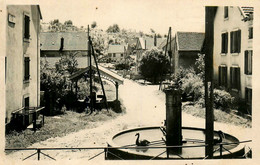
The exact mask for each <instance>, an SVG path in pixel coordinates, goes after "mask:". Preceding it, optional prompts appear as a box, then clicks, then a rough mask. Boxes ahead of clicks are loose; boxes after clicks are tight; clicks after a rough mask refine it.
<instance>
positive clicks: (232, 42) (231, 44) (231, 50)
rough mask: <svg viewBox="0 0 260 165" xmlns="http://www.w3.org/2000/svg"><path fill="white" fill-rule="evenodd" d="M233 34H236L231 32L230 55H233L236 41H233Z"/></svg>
mask: <svg viewBox="0 0 260 165" xmlns="http://www.w3.org/2000/svg"><path fill="white" fill-rule="evenodd" d="M233 34H234V32H230V53H233V52H234V50H233V44H234V39H233Z"/></svg>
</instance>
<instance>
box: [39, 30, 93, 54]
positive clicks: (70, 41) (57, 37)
mask: <svg viewBox="0 0 260 165" xmlns="http://www.w3.org/2000/svg"><path fill="white" fill-rule="evenodd" d="M62 37H63V38H64V47H63V50H64V51H66V50H67V51H71V50H72V51H77V50H87V47H88V46H87V42H88V40H87V34H86V33H85V32H42V33H40V42H41V50H56V51H58V50H59V49H60V45H61V38H62Z"/></svg>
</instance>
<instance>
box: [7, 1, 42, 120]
mask: <svg viewBox="0 0 260 165" xmlns="http://www.w3.org/2000/svg"><path fill="white" fill-rule="evenodd" d="M24 13H25V14H27V15H28V16H29V17H30V20H31V21H30V39H29V41H24V38H23V34H24ZM8 14H12V15H14V16H15V24H12V23H9V22H7V27H6V57H7V66H6V68H7V70H6V75H7V76H6V117H7V121H8V122H9V121H10V117H11V112H12V111H14V110H17V109H19V108H21V107H23V106H24V97H27V96H29V97H30V103H29V104H30V106H31V107H37V106H38V105H39V100H40V91H39V89H40V82H39V73H40V72H39V65H38V64H39V60H40V52H39V43H40V42H39V40H38V37H39V36H38V34H39V23H40V15H39V12H38V8H37V6H29V5H24V6H22V5H21V6H15V5H10V6H7V15H8ZM24 57H30V80H29V81H28V82H25V81H24Z"/></svg>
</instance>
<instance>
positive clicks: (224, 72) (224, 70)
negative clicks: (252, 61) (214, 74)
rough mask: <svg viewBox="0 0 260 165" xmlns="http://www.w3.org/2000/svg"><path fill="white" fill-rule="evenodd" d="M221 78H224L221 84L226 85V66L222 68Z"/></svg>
mask: <svg viewBox="0 0 260 165" xmlns="http://www.w3.org/2000/svg"><path fill="white" fill-rule="evenodd" d="M223 80H224V83H223V85H224V86H225V87H227V67H226V66H225V67H224V68H223Z"/></svg>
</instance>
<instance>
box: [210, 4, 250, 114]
mask: <svg viewBox="0 0 260 165" xmlns="http://www.w3.org/2000/svg"><path fill="white" fill-rule="evenodd" d="M213 26H214V47H213V60H214V81H215V83H216V84H217V86H218V87H220V88H223V89H226V90H228V91H229V92H230V93H231V94H232V95H234V96H239V98H240V99H241V100H244V101H245V102H246V103H247V105H248V108H247V109H248V111H249V112H250V113H251V104H252V57H253V7H238V6H224V7H217V9H216V13H215V19H214V25H213Z"/></svg>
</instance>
